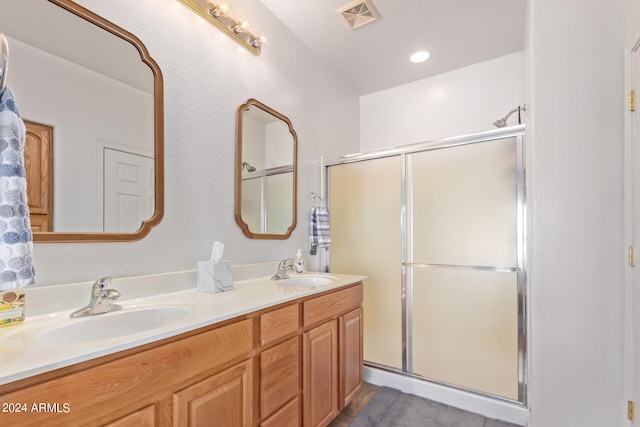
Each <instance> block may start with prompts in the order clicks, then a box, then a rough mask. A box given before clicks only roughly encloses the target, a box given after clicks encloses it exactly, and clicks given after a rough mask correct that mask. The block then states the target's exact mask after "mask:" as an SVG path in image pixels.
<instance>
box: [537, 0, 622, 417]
mask: <svg viewBox="0 0 640 427" xmlns="http://www.w3.org/2000/svg"><path fill="white" fill-rule="evenodd" d="M624 6H625V1H624V0H609V1H606V2H603V1H600V0H588V1H577V0H531V1H530V16H529V20H530V22H529V26H530V35H529V38H530V46H529V54H530V58H529V59H530V60H529V65H528V66H529V69H528V70H527V74H528V75H529V89H530V93H529V94H528V98H529V99H528V104H530V107H531V109H530V112H531V120H530V123H531V125H532V126H531V127H530V128H529V129H530V138H529V141H528V149H527V157H528V179H529V193H528V198H529V213H530V215H531V228H530V233H529V244H528V246H529V250H530V253H529V261H530V264H529V287H530V294H531V298H530V301H531V307H530V308H531V310H530V316H531V328H530V333H531V351H530V354H531V376H530V383H531V389H530V390H531V402H530V403H531V425H532V426H534V427H555V426H558V427H566V426H593V427H599V426H620V425H623V420H624V418H625V406H626V400H625V399H624V395H623V366H624V363H623V326H624V325H623V312H624V310H623V309H624V305H623V284H624V276H623V269H624V265H625V257H624V239H623V233H622V232H623V117H624V105H625V96H624V90H623V85H624V57H623V47H624V41H625V8H624Z"/></svg>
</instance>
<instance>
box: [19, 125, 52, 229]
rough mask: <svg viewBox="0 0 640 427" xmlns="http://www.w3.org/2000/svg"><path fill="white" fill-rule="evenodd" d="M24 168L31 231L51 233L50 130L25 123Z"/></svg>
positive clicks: (43, 126) (49, 127)
mask: <svg viewBox="0 0 640 427" xmlns="http://www.w3.org/2000/svg"><path fill="white" fill-rule="evenodd" d="M24 125H25V128H26V135H25V142H24V167H25V173H26V179H27V201H28V203H29V214H30V220H31V229H32V230H33V231H53V128H52V127H51V126H47V125H42V124H40V123H35V122H30V121H28V120H25V121H24Z"/></svg>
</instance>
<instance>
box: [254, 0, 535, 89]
mask: <svg viewBox="0 0 640 427" xmlns="http://www.w3.org/2000/svg"><path fill="white" fill-rule="evenodd" d="M260 1H261V2H262V3H263V4H264V5H265V6H266V7H267V8H268V9H269V10H270V11H271V12H272V13H273V14H274V15H276V16H277V17H278V18H279V19H280V20H281V21H282V22H283V23H284V25H286V26H287V27H288V28H289V29H290V30H291V31H292V32H293V33H294V34H295V35H296V36H297V37H298V38H299V39H300V40H301V41H302V42H303V43H304V44H305V45H306V46H307V47H308V48H309V49H310V50H311V51H312V52H313V53H314V54H315V55H316V56H317V57H318V58H319V59H320V60H321V61H323V62H325V63H326V64H328V66H329V67H331V68H332V69H334V70H335V71H336V73H337V74H338V75H340V76H341V77H342V78H343V79H344V80H345V81H346V82H347V83H348V84H349V85H350V86H351V87H353V89H354V90H355V91H356V92H358V93H359V94H360V95H364V94H368V93H372V92H377V91H380V90H384V89H388V88H391V87H395V86H399V85H402V84H405V83H409V82H412V81H415V80H419V79H423V78H426V77H429V76H433V75H436V74H441V73H444V72H446V71H450V70H454V69H457V68H461V67H465V66H468V65H471V64H476V63H478V62H482V61H486V60H489V59H492V58H496V57H499V56H503V55H507V54H509V53H513V52H517V51H520V50H522V49H523V44H524V26H525V13H526V0H369V1H370V2H371V3H372V4H373V7H374V8H375V10H376V11H377V13H378V15H379V17H378V19H377V20H375V21H373V22H371V23H368V24H365V25H363V26H360V27H358V28H356V29H351V27H350V26H349V25H348V24H347V21H346V20H345V19H344V18H343V17H342V15H341V14H339V13H338V12H337V10H338V9H341V8H342V7H344V6H347V5H349V4H351V3H352V2H353V1H352V0H304V2H303V3H304V6H302V5H300V2H299V1H296V0H260ZM265 48H268V46H265ZM418 50H426V51H428V52H429V53H430V54H431V57H430V59H429V60H428V61H427V62H424V63H422V64H412V63H411V62H409V56H410V55H411V54H412V53H414V52H415V51H418Z"/></svg>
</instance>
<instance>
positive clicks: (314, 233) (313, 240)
mask: <svg viewBox="0 0 640 427" xmlns="http://www.w3.org/2000/svg"><path fill="white" fill-rule="evenodd" d="M309 246H310V248H311V249H310V250H309V253H310V254H311V255H315V254H316V253H317V251H318V248H324V247H328V246H331V236H330V233H329V211H328V210H327V208H325V207H324V206H314V207H313V208H311V214H310V215H309Z"/></svg>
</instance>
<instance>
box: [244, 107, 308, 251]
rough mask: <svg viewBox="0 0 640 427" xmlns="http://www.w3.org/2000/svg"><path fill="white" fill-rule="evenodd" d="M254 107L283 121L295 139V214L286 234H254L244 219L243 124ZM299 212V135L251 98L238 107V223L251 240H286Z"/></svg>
mask: <svg viewBox="0 0 640 427" xmlns="http://www.w3.org/2000/svg"><path fill="white" fill-rule="evenodd" d="M252 106H255V107H257V108H259V109H261V110H263V111H265V112H267V113H269V114H271V115H273V116H274V117H277V118H278V119H280V120H282V121H283V122H285V123H286V124H287V126H288V127H289V132H290V133H291V136H292V137H293V195H292V197H293V212H292V219H291V225H290V226H289V227H288V228H287V231H286V232H285V233H284V234H270V233H254V232H252V231H251V230H249V225H248V224H247V223H246V222H245V221H244V220H243V219H242V123H243V114H244V113H245V112H246V111H248V110H249V109H250V108H251V107H252ZM297 212H298V134H297V133H296V131H295V130H294V129H293V124H292V123H291V121H290V120H289V118H288V117H286V116H285V115H283V114H281V113H279V112H278V111H276V110H274V109H273V108H271V107H269V106H268V105H265V104H263V103H262V102H260V101H258V100H257V99H254V98H249V99H248V100H247V102H245V103H244V104H242V105H241V106H240V107H238V110H237V112H236V153H235V203H234V217H235V220H236V223H237V224H238V226H239V227H240V229H241V230H242V232H243V233H244V235H245V236H247V237H248V238H250V239H264V240H286V239H288V238H289V237H291V234H292V233H293V230H295V228H296V225H297Z"/></svg>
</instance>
